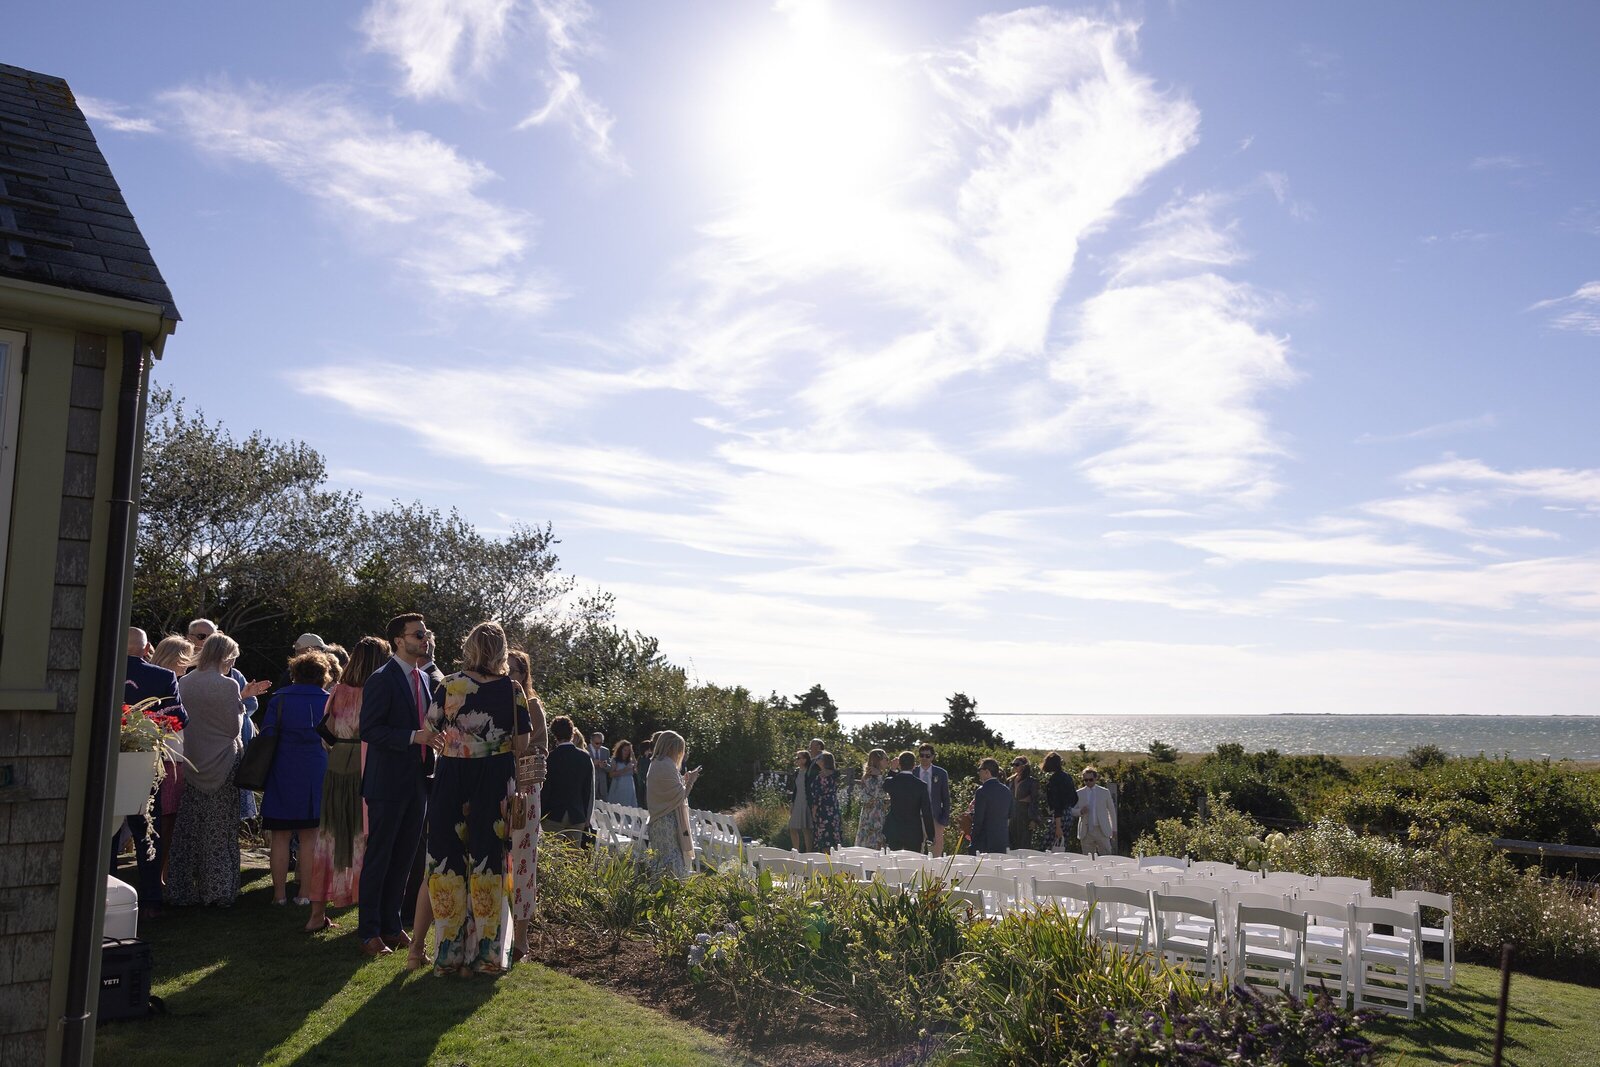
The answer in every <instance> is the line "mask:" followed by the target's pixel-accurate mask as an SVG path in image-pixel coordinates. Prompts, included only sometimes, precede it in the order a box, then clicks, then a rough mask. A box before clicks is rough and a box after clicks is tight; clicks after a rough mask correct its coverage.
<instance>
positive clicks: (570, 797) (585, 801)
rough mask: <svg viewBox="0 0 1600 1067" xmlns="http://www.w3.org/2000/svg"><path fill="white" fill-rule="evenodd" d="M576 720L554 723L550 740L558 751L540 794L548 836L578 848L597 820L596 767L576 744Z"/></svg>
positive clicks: (553, 754) (562, 718) (563, 718)
mask: <svg viewBox="0 0 1600 1067" xmlns="http://www.w3.org/2000/svg"><path fill="white" fill-rule="evenodd" d="M573 734H574V730H573V726H572V720H571V719H569V718H567V717H566V716H565V715H557V716H556V717H555V718H553V719H551V720H550V740H551V741H553V742H554V743H555V747H553V748H552V749H551V750H550V758H549V760H548V763H547V767H546V770H545V779H544V788H543V789H542V790H541V791H540V793H539V810H540V812H541V813H542V817H541V819H540V825H541V826H542V827H543V828H544V832H545V833H547V834H560V835H561V836H562V837H565V838H566V839H567V840H569V841H571V842H573V843H574V844H579V843H581V842H582V841H583V839H584V835H585V834H587V833H588V831H589V820H590V819H591V818H592V817H593V816H594V763H593V762H592V761H590V759H589V754H588V753H587V752H585V751H584V750H583V749H581V748H579V747H578V746H577V745H576V744H574V743H573V740H572V738H573Z"/></svg>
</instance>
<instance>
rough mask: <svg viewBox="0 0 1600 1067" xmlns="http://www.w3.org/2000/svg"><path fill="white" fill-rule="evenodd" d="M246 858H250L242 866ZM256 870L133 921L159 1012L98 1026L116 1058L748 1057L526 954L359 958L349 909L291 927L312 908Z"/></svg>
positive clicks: (158, 1063)
mask: <svg viewBox="0 0 1600 1067" xmlns="http://www.w3.org/2000/svg"><path fill="white" fill-rule="evenodd" d="M252 874H255V872H247V876H249V875H252ZM270 897H271V889H270V886H269V883H268V881H267V879H266V878H265V877H264V876H261V877H255V878H254V880H253V881H252V882H251V883H250V884H249V886H248V888H247V890H246V891H245V892H244V893H243V894H242V895H241V897H240V899H239V902H238V903H237V904H235V905H234V906H233V907H232V908H229V909H226V910H218V909H209V908H206V909H194V910H191V911H180V912H169V913H168V917H166V918H162V919H159V920H156V921H153V922H145V923H143V924H142V928H141V930H140V933H141V935H143V936H144V937H145V938H146V939H147V940H148V941H149V942H150V944H151V948H152V951H153V952H154V955H155V986H154V992H155V993H156V994H157V995H159V996H160V997H162V999H163V1000H165V1002H166V1006H167V1011H168V1013H169V1014H167V1015H166V1016H165V1017H157V1018H152V1019H148V1020H143V1021H138V1022H125V1023H110V1024H107V1025H104V1026H102V1027H100V1031H99V1034H98V1037H97V1039H96V1042H95V1059H96V1060H97V1061H98V1062H100V1063H103V1064H113V1065H115V1067H142V1065H145V1064H148V1065H150V1067H185V1065H188V1064H194V1065H196V1067H200V1065H204V1067H223V1065H226V1064H257V1063H261V1064H279V1065H294V1067H311V1065H314V1064H354V1063H370V1064H379V1063H381V1064H384V1065H386V1067H387V1065H395V1067H402V1065H406V1064H430V1063H431V1064H451V1065H456V1064H463V1065H464V1064H470V1065H472V1067H489V1065H494V1064H507V1065H510V1064H515V1065H517V1067H525V1065H527V1064H540V1065H551V1067H554V1065H565V1064H574V1065H576V1064H619V1065H622V1064H626V1065H629V1067H633V1065H639V1067H701V1065H707V1064H719V1065H725V1064H729V1063H743V1062H745V1058H744V1057H742V1056H740V1055H739V1054H737V1053H736V1052H734V1051H733V1050H731V1049H730V1048H729V1047H728V1046H726V1045H725V1044H723V1043H722V1042H720V1041H719V1040H717V1039H716V1038H714V1037H712V1036H710V1035H708V1034H705V1033H702V1032H700V1031H698V1030H695V1029H694V1028H692V1027H689V1026H685V1025H684V1024H682V1023H679V1022H677V1021H675V1020H672V1019H669V1018H667V1017H666V1016H664V1015H661V1014H660V1013H658V1012H654V1011H651V1010H649V1009H647V1008H644V1007H641V1006H639V1005H637V1004H635V1003H633V1002H632V1001H630V1000H627V999H625V998H623V997H619V996H617V995H616V994H613V993H611V992H609V991H607V990H605V989H602V988H599V987H597V986H592V985H588V984H586V983H583V982H579V981H577V980H575V979H571V978H568V977H566V976H565V975H561V974H558V973H556V972H554V971H551V970H549V969H548V968H545V967H541V966H539V965H537V964H528V963H522V964H518V965H517V966H516V967H514V968H513V969H512V970H511V972H510V973H509V974H507V975H506V976H505V977H503V978H500V979H497V980H491V979H485V978H475V979H471V980H463V979H460V978H454V977H451V978H434V977H433V976H432V975H431V974H429V973H428V972H427V971H419V972H416V973H414V974H408V973H407V972H406V971H405V969H404V966H403V963H404V955H403V954H402V953H396V954H395V955H393V956H388V957H385V958H383V959H381V960H368V959H366V957H364V956H362V955H361V954H360V952H359V950H358V949H357V947H356V940H355V918H356V916H355V909H353V908H352V909H350V910H349V911H348V912H346V913H344V914H343V915H342V916H336V919H338V920H339V921H340V924H341V925H340V929H338V930H331V931H326V932H324V933H322V934H317V935H310V934H305V933H302V932H301V929H300V928H301V927H302V926H303V925H304V924H305V921H306V913H307V909H305V908H297V907H294V906H293V905H290V906H288V907H283V908H277V907H273V906H272V904H271V901H270Z"/></svg>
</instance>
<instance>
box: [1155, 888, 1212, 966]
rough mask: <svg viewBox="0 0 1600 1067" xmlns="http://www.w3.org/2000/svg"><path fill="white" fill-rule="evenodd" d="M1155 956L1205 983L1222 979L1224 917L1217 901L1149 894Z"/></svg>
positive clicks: (1175, 895) (1173, 894)
mask: <svg viewBox="0 0 1600 1067" xmlns="http://www.w3.org/2000/svg"><path fill="white" fill-rule="evenodd" d="M1150 913H1151V916H1152V918H1153V919H1154V920H1155V922H1154V926H1155V949H1156V955H1157V956H1159V957H1161V958H1162V959H1164V960H1167V961H1169V962H1171V963H1175V964H1177V965H1178V966H1179V967H1181V968H1183V969H1184V970H1186V971H1188V972H1189V973H1190V974H1198V975H1199V976H1200V977H1202V978H1203V979H1205V980H1206V981H1208V982H1209V981H1213V980H1220V979H1221V978H1222V973H1223V971H1222V937H1221V933H1222V931H1221V929H1220V928H1221V925H1222V921H1221V916H1220V912H1219V909H1218V907H1217V902H1216V901H1215V900H1202V899H1201V898H1199V897H1193V896H1183V895H1182V894H1181V893H1160V892H1152V893H1151V894H1150Z"/></svg>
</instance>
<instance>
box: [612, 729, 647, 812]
mask: <svg viewBox="0 0 1600 1067" xmlns="http://www.w3.org/2000/svg"><path fill="white" fill-rule="evenodd" d="M638 769H639V768H638V765H637V764H636V763H635V762H634V759H633V742H632V741H629V740H628V739H627V738H623V739H622V740H621V741H618V742H617V743H616V744H615V745H613V746H612V748H611V766H610V767H609V768H608V769H607V770H606V775H607V776H608V777H609V778H610V779H611V788H610V789H608V790H606V799H608V800H610V801H611V803H613V804H617V805H620V806H622V807H624V808H637V807H638V806H639V798H638V796H637V795H635V792H634V788H633V774H634V772H635V771H637V770H638Z"/></svg>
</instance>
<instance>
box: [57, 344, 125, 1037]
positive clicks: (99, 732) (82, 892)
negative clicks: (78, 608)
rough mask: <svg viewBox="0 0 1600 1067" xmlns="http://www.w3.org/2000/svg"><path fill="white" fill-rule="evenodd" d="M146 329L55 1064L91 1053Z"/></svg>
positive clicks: (106, 620) (120, 494)
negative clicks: (91, 983)
mask: <svg viewBox="0 0 1600 1067" xmlns="http://www.w3.org/2000/svg"><path fill="white" fill-rule="evenodd" d="M144 349H145V345H144V335H143V334H141V333H140V332H139V331H137V330H125V331H123V334H122V381H121V383H120V387H119V389H118V391H117V425H116V435H117V436H116V451H115V453H114V456H113V460H112V467H111V514H110V517H109V522H108V523H107V527H106V556H105V584H104V587H103V590H102V596H101V599H100V635H99V637H100V640H99V644H98V646H97V649H98V651H97V653H96V657H95V671H94V694H93V696H92V698H91V700H90V704H89V713H90V720H89V756H88V761H87V764H88V779H87V782H86V783H85V788H84V795H83V823H82V824H81V826H80V827H79V833H78V881H77V885H76V886H74V887H73V899H72V945H71V949H70V950H69V954H68V957H67V1002H66V1009H65V1011H64V1013H63V1014H62V1016H61V1027H62V1037H61V1062H62V1064H63V1065H65V1067H79V1065H80V1064H82V1063H84V1062H86V1059H85V1053H86V1052H87V1053H90V1055H91V1057H92V1050H91V1049H89V1047H88V1046H89V1041H90V1038H91V1037H92V1034H91V1032H90V1029H89V1022H90V1020H91V1019H92V1018H93V1017H94V1010H95V1008H96V1006H97V1001H98V997H97V998H96V1001H91V1000H90V999H89V998H90V996H91V995H92V994H98V992H99V990H98V989H91V988H90V986H89V975H90V973H91V972H92V971H93V970H94V969H95V968H94V963H95V953H97V952H99V951H100V946H99V945H98V944H97V943H95V941H94V928H95V927H96V926H97V925H98V920H99V917H100V902H101V900H102V899H104V897H105V891H106V859H107V857H106V793H107V790H108V789H109V788H110V784H111V768H112V763H111V759H112V756H114V755H115V754H116V745H115V744H113V742H112V738H113V736H114V732H115V730H116V722H117V719H116V717H115V716H113V715H112V714H111V712H112V710H113V709H115V708H117V707H119V706H120V705H121V700H120V699H119V694H120V692H121V689H122V686H123V677H124V675H125V674H126V673H127V656H126V653H127V644H128V635H127V630H126V629H125V626H126V621H125V620H124V619H123V606H124V604H125V602H126V600H127V596H128V574H127V569H128V545H129V543H130V540H131V538H132V535H133V494H134V485H135V480H134V473H135V472H134V469H133V468H134V462H135V457H136V456H137V455H138V449H139V438H140V435H141V433H142V432H143V429H144V426H143V419H142V418H141V414H142V412H141V410H140V399H141V397H140V394H141V392H142V385H143V382H144Z"/></svg>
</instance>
